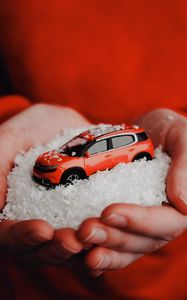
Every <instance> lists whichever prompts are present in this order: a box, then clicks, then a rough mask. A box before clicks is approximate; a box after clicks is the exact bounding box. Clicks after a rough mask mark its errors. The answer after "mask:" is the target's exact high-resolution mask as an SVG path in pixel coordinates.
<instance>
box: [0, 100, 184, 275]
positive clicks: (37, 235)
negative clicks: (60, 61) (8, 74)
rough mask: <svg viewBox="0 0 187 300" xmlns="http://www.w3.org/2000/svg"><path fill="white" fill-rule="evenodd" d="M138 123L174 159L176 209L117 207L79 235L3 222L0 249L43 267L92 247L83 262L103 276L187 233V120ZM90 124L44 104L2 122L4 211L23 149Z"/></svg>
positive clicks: (152, 118)
mask: <svg viewBox="0 0 187 300" xmlns="http://www.w3.org/2000/svg"><path fill="white" fill-rule="evenodd" d="M168 116H169V117H168ZM137 122H138V123H139V124H140V125H141V126H143V127H144V128H145V129H147V131H149V134H150V136H151V138H152V139H153V141H154V143H155V145H158V144H162V145H163V148H164V150H165V151H167V152H168V153H169V154H170V155H171V157H172V164H171V167H170V170H169V173H168V176H167V194H168V198H169V200H170V203H171V205H172V206H173V207H169V206H162V207H154V206H153V207H141V206H136V205H127V204H113V205H110V206H109V207H107V208H106V209H105V210H104V211H103V212H102V215H101V216H100V217H99V218H89V219H87V220H85V221H83V223H82V224H81V225H80V228H79V230H78V231H77V232H76V231H75V230H73V229H72V228H64V229H59V230H54V228H52V226H50V225H49V224H48V223H47V222H45V221H43V220H29V221H19V222H17V221H9V220H7V221H4V222H1V223H0V249H1V250H5V251H6V252H7V251H9V252H11V253H14V255H15V257H16V258H17V259H19V261H20V262H22V263H24V264H25V263H28V265H29V266H40V265H46V264H47V265H50V264H53V265H54V264H55V265H61V264H63V263H64V262H66V261H70V260H71V257H76V256H77V254H79V253H81V252H82V250H83V248H90V249H89V250H88V253H87V255H86V257H85V263H86V265H87V267H88V268H89V270H90V272H91V273H92V274H93V275H94V276H99V275H100V274H102V273H103V272H104V271H106V270H116V269H120V268H123V267H125V266H127V265H128V264H130V263H132V262H133V261H134V260H136V259H137V258H139V257H140V256H142V255H143V254H144V253H149V252H151V251H154V250H156V249H158V248H159V247H161V246H163V245H165V244H166V243H167V242H168V241H170V240H172V239H173V238H175V237H176V236H177V235H179V234H180V233H181V232H183V231H184V230H185V229H186V226H187V217H185V214H187V205H186V203H185V198H187V191H186V190H187V187H186V185H185V176H186V175H185V172H186V169H187V159H186V158H185V153H186V150H187V149H186V147H187V121H186V119H185V118H184V117H182V116H180V115H179V114H176V113H174V112H172V111H169V110H166V109H158V110H154V111H152V112H150V113H148V114H146V115H144V116H142V117H141V119H139V120H138V121H137ZM137 122H136V123H137ZM88 124H89V122H88V121H87V120H86V119H85V118H84V117H82V116H81V115H80V114H78V113H77V112H76V111H74V110H72V109H69V108H62V107H57V106H50V105H44V104H38V105H34V106H32V107H31V108H29V109H27V110H25V111H24V112H22V113H20V114H19V115H17V116H16V117H14V118H12V119H10V120H9V121H7V122H5V123H4V124H2V125H1V126H0V165H1V169H0V182H1V185H0V206H1V208H3V207H4V205H5V201H6V190H7V179H6V177H7V175H8V173H9V171H10V169H11V168H12V165H13V160H14V157H15V156H16V154H17V153H18V152H19V151H20V150H21V149H24V150H27V149H29V148H30V147H31V146H36V145H38V144H42V143H46V142H47V141H49V140H50V139H51V138H52V137H53V136H54V135H55V134H57V133H59V132H60V131H62V129H63V128H64V127H77V126H79V127H81V126H86V125H88ZM174 207H175V208H174ZM98 229H99V230H100V232H99V231H98ZM101 230H102V232H101ZM103 232H104V233H103ZM93 246H94V247H93Z"/></svg>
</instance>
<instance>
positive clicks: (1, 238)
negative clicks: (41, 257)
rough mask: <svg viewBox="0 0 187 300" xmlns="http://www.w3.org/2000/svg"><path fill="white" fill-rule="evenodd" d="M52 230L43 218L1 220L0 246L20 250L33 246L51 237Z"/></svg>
mask: <svg viewBox="0 0 187 300" xmlns="http://www.w3.org/2000/svg"><path fill="white" fill-rule="evenodd" d="M53 234H54V230H53V228H52V226H51V225H49V224H48V223H47V222H45V221H43V220H31V221H30V220H27V221H20V222H17V221H2V222H1V223H0V247H1V248H2V249H7V250H10V251H13V252H14V251H20V250H24V249H27V248H29V247H35V246H38V245H39V244H42V243H45V242H47V241H49V240H51V239H52V237H53Z"/></svg>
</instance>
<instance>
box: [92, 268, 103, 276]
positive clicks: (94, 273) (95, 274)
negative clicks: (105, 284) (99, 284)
mask: <svg viewBox="0 0 187 300" xmlns="http://www.w3.org/2000/svg"><path fill="white" fill-rule="evenodd" d="M101 274H103V271H101V270H97V271H92V272H91V275H92V276H93V277H96V278H97V277H99V276H100V275H101Z"/></svg>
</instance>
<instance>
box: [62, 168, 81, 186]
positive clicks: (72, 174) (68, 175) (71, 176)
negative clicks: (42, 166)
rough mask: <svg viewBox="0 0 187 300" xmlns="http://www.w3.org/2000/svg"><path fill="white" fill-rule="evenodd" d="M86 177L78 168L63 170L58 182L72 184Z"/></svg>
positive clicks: (66, 184)
mask: <svg viewBox="0 0 187 300" xmlns="http://www.w3.org/2000/svg"><path fill="white" fill-rule="evenodd" d="M84 178H86V177H85V176H84V174H83V172H81V171H79V170H76V169H75V170H69V171H67V172H65V174H63V175H62V177H61V180H60V184H63V185H65V186H68V185H72V184H73V183H75V182H76V181H78V180H81V179H84Z"/></svg>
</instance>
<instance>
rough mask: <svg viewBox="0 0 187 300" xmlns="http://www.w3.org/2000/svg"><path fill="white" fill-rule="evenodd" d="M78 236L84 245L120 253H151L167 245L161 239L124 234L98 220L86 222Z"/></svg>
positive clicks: (91, 219) (92, 219) (93, 219)
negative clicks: (90, 244) (96, 246)
mask: <svg viewBox="0 0 187 300" xmlns="http://www.w3.org/2000/svg"><path fill="white" fill-rule="evenodd" d="M77 234H78V237H79V239H80V240H81V241H82V242H83V243H85V242H86V243H92V244H95V245H102V247H106V248H110V249H112V250H115V251H119V252H134V253H150V252H152V251H155V250H156V249H158V248H160V247H162V246H163V245H165V244H166V243H167V242H166V241H164V240H161V239H156V238H149V237H145V236H140V235H136V234H132V233H129V232H123V231H122V230H119V229H117V228H114V227H111V226H108V225H105V224H103V223H102V222H101V221H100V220H99V219H96V218H90V219H88V220H86V221H85V222H84V223H83V224H82V225H81V226H80V228H79V230H78V232H77Z"/></svg>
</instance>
